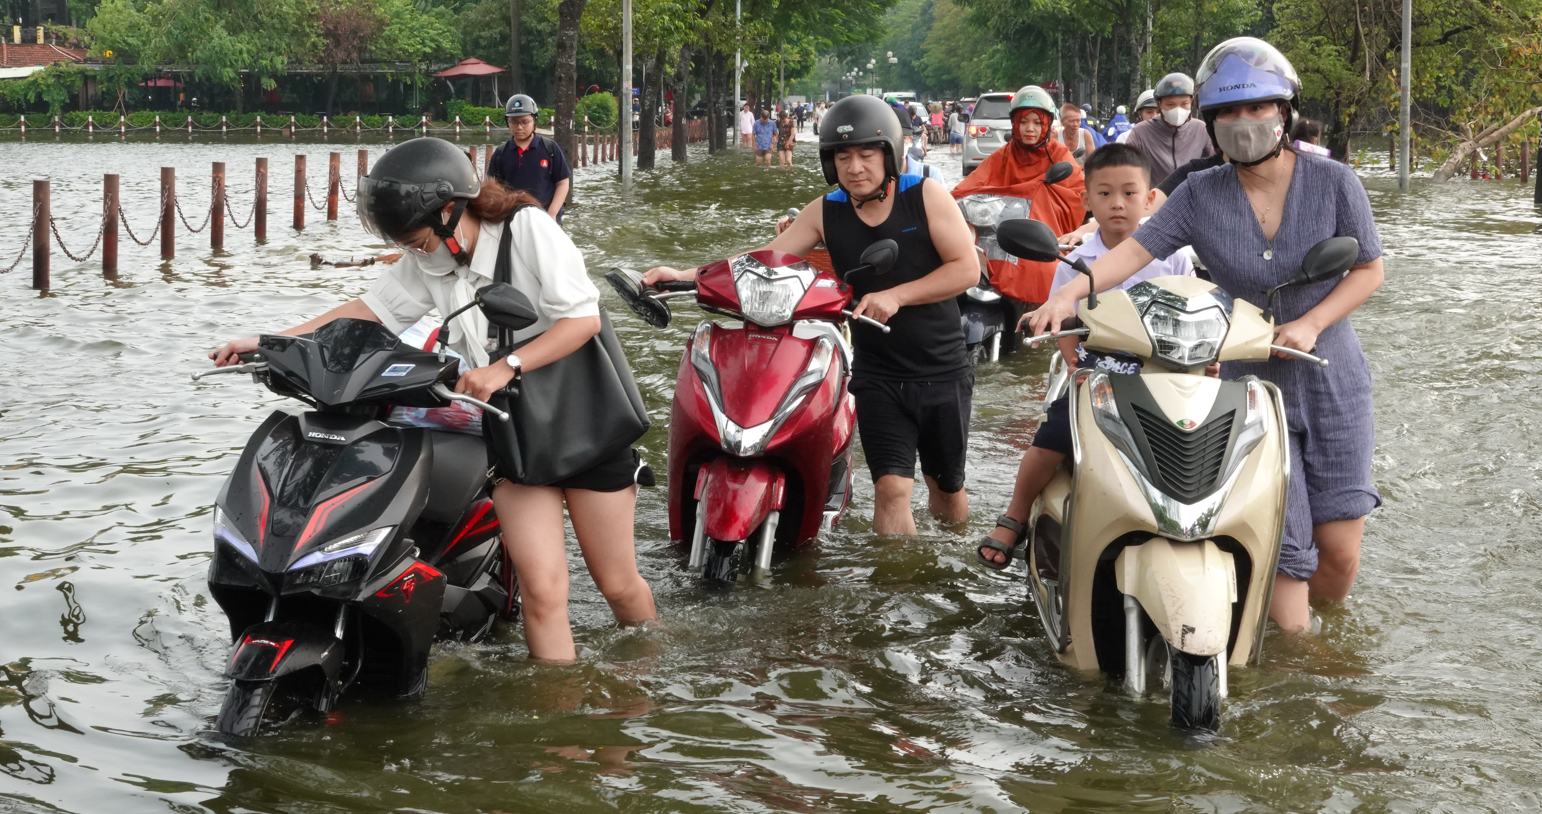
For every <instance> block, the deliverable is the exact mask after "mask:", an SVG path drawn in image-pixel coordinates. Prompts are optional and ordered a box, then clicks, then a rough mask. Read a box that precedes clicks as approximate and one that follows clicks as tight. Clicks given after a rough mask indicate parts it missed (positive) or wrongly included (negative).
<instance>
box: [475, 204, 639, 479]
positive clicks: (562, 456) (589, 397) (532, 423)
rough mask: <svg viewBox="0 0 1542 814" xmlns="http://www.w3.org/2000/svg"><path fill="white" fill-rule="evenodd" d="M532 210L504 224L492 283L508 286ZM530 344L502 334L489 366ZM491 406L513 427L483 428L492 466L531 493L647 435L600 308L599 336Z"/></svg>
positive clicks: (511, 387)
mask: <svg viewBox="0 0 1542 814" xmlns="http://www.w3.org/2000/svg"><path fill="white" fill-rule="evenodd" d="M531 206H536V205H535V204H524V205H523V206H520V207H516V208H515V210H514V213H513V214H511V215H510V216H509V219H508V220H506V221H504V223H503V238H502V240H501V241H500V243H499V245H498V261H497V264H496V265H495V266H494V270H493V281H494V282H500V283H507V282H510V278H511V276H512V270H513V258H512V256H511V252H512V251H513V249H514V246H513V229H512V227H511V223H512V221H513V220H514V215H517V214H518V213H519V211H520V210H521V209H524V208H525V207H531ZM534 338H535V337H531V339H534ZM529 341H530V340H529V339H527V340H525V341H524V342H521V343H519V345H518V346H516V345H514V344H513V332H512V331H509V330H506V329H503V328H499V329H498V349H497V350H496V351H495V352H494V353H493V355H492V358H493V359H494V360H495V361H496V360H499V359H502V358H503V357H504V356H507V355H508V354H509V353H510V352H511V351H515V350H518V349H519V347H521V346H523V345H525V344H527V343H528V342H529ZM490 402H491V404H492V405H493V406H495V407H497V408H499V409H501V410H506V411H508V412H509V413H511V414H512V417H513V420H512V421H508V422H504V421H497V420H494V419H492V418H491V417H489V418H487V419H484V420H483V421H482V435H483V438H485V439H486V441H487V448H488V455H489V458H490V459H491V460H492V461H494V462H495V463H496V465H497V469H498V474H500V475H502V476H503V477H506V478H508V479H509V480H512V481H514V482H516V483H520V484H525V485H529V486H544V485H546V484H549V483H555V482H556V481H560V480H563V479H565V478H570V477H572V476H574V475H577V474H579V473H580V472H584V471H585V470H588V469H591V468H593V467H595V466H597V465H599V464H601V463H604V462H605V461H606V460H608V459H609V458H611V457H612V456H614V455H616V454H617V453H619V452H620V451H621V450H623V449H626V448H627V447H629V446H631V445H632V444H633V443H634V442H636V441H637V439H639V438H641V437H642V436H643V433H645V432H647V430H648V411H647V409H646V408H645V407H644V406H643V400H642V393H641V392H639V391H638V389H637V382H636V381H635V380H634V379H633V378H632V368H631V366H630V365H628V364H627V361H626V354H625V353H623V352H622V350H621V343H620V342H619V341H618V340H617V339H616V331H615V329H614V328H612V327H611V324H610V316H609V315H608V314H606V313H605V309H604V308H603V307H601V308H600V332H599V333H598V334H595V335H594V336H593V337H592V338H591V339H590V340H589V341H588V342H585V343H584V344H583V345H582V346H580V347H579V348H578V350H575V351H573V352H572V353H570V354H568V355H567V356H564V357H562V358H561V359H558V360H557V361H555V362H552V363H551V364H549V365H545V366H544V367H540V368H537V369H535V370H532V371H529V372H527V373H524V374H522V375H521V376H520V378H518V379H515V380H513V381H511V382H509V384H508V386H507V387H505V388H504V389H502V390H500V391H498V392H497V393H494V394H493V397H492V399H490Z"/></svg>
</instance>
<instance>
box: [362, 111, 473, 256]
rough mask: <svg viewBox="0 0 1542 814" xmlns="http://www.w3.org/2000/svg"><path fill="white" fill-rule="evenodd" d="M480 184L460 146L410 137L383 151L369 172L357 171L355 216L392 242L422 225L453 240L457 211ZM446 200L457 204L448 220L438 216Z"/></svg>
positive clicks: (373, 232)
mask: <svg viewBox="0 0 1542 814" xmlns="http://www.w3.org/2000/svg"><path fill="white" fill-rule="evenodd" d="M481 186H482V185H481V182H479V181H478V180H477V174H476V169H475V168H474V167H472V166H471V161H470V160H469V159H468V158H466V154H465V153H463V152H461V151H460V148H459V147H456V146H455V145H454V144H451V143H450V142H448V141H445V140H444V139H439V138H415V139H412V140H411V141H407V142H404V143H402V144H398V145H397V146H395V147H392V148H391V149H389V150H387V151H386V153H385V155H382V156H381V157H380V160H378V161H376V162H375V166H373V167H371V168H370V170H369V174H368V175H361V176H359V185H358V196H357V204H356V205H357V207H358V213H359V221H360V222H361V223H362V224H363V225H364V228H365V230H366V231H368V232H369V233H370V234H372V235H375V236H376V237H379V238H382V239H384V240H387V241H392V242H394V241H395V240H397V239H398V238H400V237H402V236H404V235H406V234H408V233H410V232H413V231H415V230H417V229H421V228H423V227H424V226H428V227H430V228H432V229H433V230H434V234H436V235H439V236H440V237H441V238H446V237H450V238H452V239H453V235H454V233H455V225H456V224H457V223H459V221H460V215H461V212H463V211H465V207H466V204H467V202H469V201H470V200H471V199H472V198H475V197H476V196H477V192H479V191H480V190H481ZM445 204H455V205H456V206H455V208H454V210H453V211H452V213H451V217H450V222H449V223H445V222H443V221H442V220H440V218H439V213H440V211H441V210H443V209H444V207H445ZM450 251H451V252H452V253H453V252H456V248H455V247H453V246H452V247H451V249H450Z"/></svg>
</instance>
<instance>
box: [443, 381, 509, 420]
mask: <svg viewBox="0 0 1542 814" xmlns="http://www.w3.org/2000/svg"><path fill="white" fill-rule="evenodd" d="M428 392H430V393H433V394H434V395H436V396H438V397H439V398H442V399H444V400H446V401H463V402H465V403H467V404H473V405H476V406H477V407H481V408H482V409H483V411H485V412H489V413H492V414H493V415H495V416H498V420H499V421H508V420H509V414H508V413H506V412H504V411H502V410H500V409H498V408H497V407H494V406H492V405H491V404H488V403H487V402H485V401H482V400H481V399H477V398H472V397H471V396H468V395H466V394H464V393H457V392H455V391H454V390H451V389H450V388H448V387H445V386H444V385H442V384H436V385H434V386H433V387H430V388H429V389H428Z"/></svg>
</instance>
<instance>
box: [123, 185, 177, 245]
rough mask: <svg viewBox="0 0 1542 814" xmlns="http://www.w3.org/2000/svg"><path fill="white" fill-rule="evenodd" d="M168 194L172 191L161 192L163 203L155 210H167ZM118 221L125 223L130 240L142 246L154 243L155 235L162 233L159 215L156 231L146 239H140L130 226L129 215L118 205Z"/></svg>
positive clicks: (156, 220)
mask: <svg viewBox="0 0 1542 814" xmlns="http://www.w3.org/2000/svg"><path fill="white" fill-rule="evenodd" d="M168 194H170V193H169V192H162V193H161V205H160V206H158V207H156V210H155V211H157V212H162V211H165V209H166V196H167V195H168ZM118 222H119V223H122V224H123V231H125V232H127V233H128V236H129V240H132V241H134V242H135V243H137V244H139V245H140V246H148V245H150V244H151V243H154V242H155V236H156V235H159V234H160V233H161V219H160V218H159V217H157V218H156V219H155V231H153V232H151V233H150V236H149V237H148V238H146V239H144V240H140V239H139V238H137V237H135V236H134V230H133V229H132V228H131V227H130V226H129V222H128V216H127V215H124V214H123V207H121V206H120V207H118Z"/></svg>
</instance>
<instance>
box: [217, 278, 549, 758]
mask: <svg viewBox="0 0 1542 814" xmlns="http://www.w3.org/2000/svg"><path fill="white" fill-rule="evenodd" d="M473 306H479V307H481V309H482V311H483V312H484V313H486V314H487V317H488V319H489V320H490V321H491V322H492V323H493V324H495V325H498V326H500V327H503V328H509V329H513V330H518V329H521V328H525V327H528V326H529V325H531V324H534V322H535V321H536V318H537V315H536V313H535V309H534V308H533V307H531V305H530V302H529V300H528V299H526V298H525V297H524V295H522V294H520V293H519V292H518V291H516V290H515V289H514V288H513V287H511V286H509V285H507V284H498V283H495V284H493V285H489V286H487V287H485V288H483V289H481V290H480V291H478V292H477V298H476V300H475V301H474V302H473V303H471V304H469V305H468V306H467V308H470V307H473ZM461 310H465V309H461ZM459 313H460V312H456V313H455V314H451V315H450V316H449V317H447V318H446V319H445V322H446V324H448V323H449V321H450V320H451V319H453V318H454V317H455V316H456V315H458V314H459ZM446 334H447V331H443V330H441V331H440V334H439V339H438V346H439V349H438V352H437V353H436V352H431V351H424V350H418V349H416V348H413V347H411V346H409V345H406V344H403V343H402V342H400V341H399V340H398V339H397V337H396V336H395V335H394V334H392V333H391V332H390V331H388V330H386V329H385V328H384V327H383V326H382V325H380V324H379V323H376V322H369V321H367V320H359V319H338V320H335V321H333V322H329V323H327V324H326V325H323V326H322V327H320V328H318V329H316V331H315V332H314V333H311V334H306V335H304V336H283V335H266V336H263V337H261V339H260V340H259V341H258V350H257V351H256V352H254V353H251V354H243V355H242V357H241V360H240V361H241V362H242V364H239V365H234V366H230V367H224V368H218V369H216V370H212V371H206V372H203V373H199V374H195V375H194V377H193V378H194V379H198V378H202V377H203V376H208V375H213V374H218V373H251V374H252V377H253V379H254V380H256V381H257V382H259V383H261V384H263V385H264V386H266V387H267V388H268V389H269V390H272V391H273V392H275V393H278V394H279V395H282V396H288V397H290V398H295V399H298V400H300V401H303V402H305V403H306V404H309V405H310V406H311V408H312V409H310V410H306V411H304V412H300V413H298V414H293V413H287V412H283V411H274V413H273V414H272V415H270V416H268V418H267V420H266V421H264V422H262V425H261V426H260V427H258V428H257V431H256V432H254V433H252V437H251V440H249V441H247V444H246V448H245V449H243V450H242V451H241V457H240V458H239V459H238V460H237V462H236V466H235V470H234V471H233V472H231V473H230V476H229V477H228V478H227V479H226V481H225V485H224V486H223V487H222V488H221V489H220V492H219V496H218V497H217V498H216V499H215V502H214V557H213V560H212V561H211V562H210V564H209V578H208V579H209V592H210V594H212V595H213V597H214V600H215V601H216V602H218V603H219V606H220V608H221V609H222V610H224V612H225V615H226V616H227V617H228V618H229V619H230V633H231V639H232V641H233V642H234V643H235V652H234V653H233V654H232V655H231V657H230V662H229V665H228V667H227V670H226V674H227V676H228V677H229V678H230V679H231V683H230V688H229V690H228V691H227V693H226V696H225V702H224V705H223V706H222V707H221V709H220V713H219V718H218V720H217V722H216V729H217V730H218V731H219V732H220V733H221V734H223V735H228V736H238V737H239V736H250V735H255V734H257V733H258V731H259V730H260V729H261V728H262V727H264V726H265V725H268V724H270V723H273V722H276V721H282V720H284V719H287V718H288V717H290V716H291V715H293V714H295V713H297V712H300V711H305V710H314V711H315V712H318V713H321V714H325V713H327V712H329V711H331V709H332V708H333V706H334V705H335V704H336V703H337V701H338V698H339V697H340V696H341V695H342V693H343V692H344V690H347V689H349V688H351V687H354V686H359V687H369V688H373V689H375V690H376V691H379V692H383V693H385V694H388V695H394V696H397V697H405V698H413V697H418V696H421V695H422V694H423V692H424V691H425V690H426V689H427V684H428V651H429V647H430V645H431V644H432V643H433V642H434V641H435V640H437V639H450V640H458V641H477V640H479V639H481V638H482V637H484V636H486V635H487V634H488V633H489V632H490V631H491V630H492V629H493V627H494V626H495V625H496V624H497V621H498V619H499V618H500V617H501V618H503V619H510V620H512V619H514V618H516V617H517V614H518V605H517V590H516V587H515V581H514V569H513V567H512V565H511V564H510V563H509V561H508V559H507V555H506V554H504V551H503V546H502V544H501V537H500V535H499V531H500V529H499V525H498V517H497V515H496V514H495V513H494V511H493V506H492V501H491V500H490V499H489V492H488V487H487V452H486V447H485V445H484V443H483V441H482V438H481V437H479V436H476V435H468V434H465V433H454V432H440V431H436V430H431V429H424V428H421V427H410V426H396V425H393V424H389V423H387V422H386V421H385V420H384V419H385V418H386V416H387V415H388V414H389V410H390V407H391V406H393V405H397V406H404V407H443V406H447V405H448V404H449V403H450V402H451V401H462V402H466V403H470V404H475V405H477V406H479V407H481V408H482V410H483V415H484V420H488V421H491V420H502V421H507V420H509V415H508V414H507V413H504V412H502V411H500V410H497V409H496V408H494V407H492V406H491V405H488V404H486V403H483V402H480V401H477V400H476V399H473V398H471V397H470V396H465V395H460V394H457V393H454V392H453V391H452V389H451V388H453V386H454V383H455V381H456V378H457V376H458V365H459V360H457V359H455V358H454V357H449V358H446V354H445V352H444V342H445V338H446V337H445V335H446Z"/></svg>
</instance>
